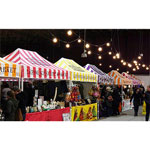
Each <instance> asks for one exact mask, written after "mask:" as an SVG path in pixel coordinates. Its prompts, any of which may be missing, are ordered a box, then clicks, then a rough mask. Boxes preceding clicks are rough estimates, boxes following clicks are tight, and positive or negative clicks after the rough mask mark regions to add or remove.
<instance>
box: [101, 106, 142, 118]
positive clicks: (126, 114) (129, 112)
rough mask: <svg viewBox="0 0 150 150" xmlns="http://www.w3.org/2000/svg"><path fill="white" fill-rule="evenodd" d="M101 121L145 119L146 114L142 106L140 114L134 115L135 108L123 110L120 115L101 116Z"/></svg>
mask: <svg viewBox="0 0 150 150" xmlns="http://www.w3.org/2000/svg"><path fill="white" fill-rule="evenodd" d="M99 121H145V116H144V115H142V107H141V106H140V108H139V112H138V116H136V117H135V116H134V109H130V110H127V111H124V112H122V113H121V114H120V115H118V116H111V117H107V118H101V119H100V120H99Z"/></svg>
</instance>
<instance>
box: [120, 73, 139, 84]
mask: <svg viewBox="0 0 150 150" xmlns="http://www.w3.org/2000/svg"><path fill="white" fill-rule="evenodd" d="M122 75H123V76H125V77H126V78H128V79H129V80H131V81H132V84H133V85H140V84H141V82H140V81H139V80H137V79H135V78H133V77H132V76H131V75H129V74H127V73H126V72H122Z"/></svg>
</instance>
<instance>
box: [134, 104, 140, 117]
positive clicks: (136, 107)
mask: <svg viewBox="0 0 150 150" xmlns="http://www.w3.org/2000/svg"><path fill="white" fill-rule="evenodd" d="M138 111H139V105H134V116H137V115H138Z"/></svg>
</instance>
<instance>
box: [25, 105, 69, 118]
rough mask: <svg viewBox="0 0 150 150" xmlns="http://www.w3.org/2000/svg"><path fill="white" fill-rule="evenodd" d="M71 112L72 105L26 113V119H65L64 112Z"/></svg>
mask: <svg viewBox="0 0 150 150" xmlns="http://www.w3.org/2000/svg"><path fill="white" fill-rule="evenodd" d="M64 113H70V107H67V108H63V109H55V110H49V111H43V112H34V113H27V114H26V121H63V114H64Z"/></svg>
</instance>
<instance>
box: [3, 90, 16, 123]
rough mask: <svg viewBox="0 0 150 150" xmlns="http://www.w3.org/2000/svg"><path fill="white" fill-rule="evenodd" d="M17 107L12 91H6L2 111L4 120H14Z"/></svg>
mask: <svg viewBox="0 0 150 150" xmlns="http://www.w3.org/2000/svg"><path fill="white" fill-rule="evenodd" d="M17 107H18V101H17V100H16V98H15V94H14V92H13V91H8V92H7V100H6V105H5V107H4V109H3V113H4V115H5V121H15V116H16V111H17Z"/></svg>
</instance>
